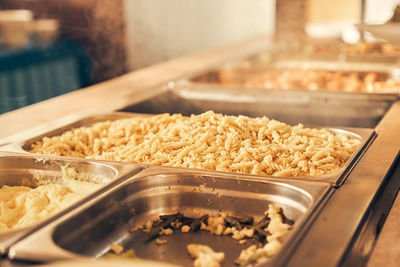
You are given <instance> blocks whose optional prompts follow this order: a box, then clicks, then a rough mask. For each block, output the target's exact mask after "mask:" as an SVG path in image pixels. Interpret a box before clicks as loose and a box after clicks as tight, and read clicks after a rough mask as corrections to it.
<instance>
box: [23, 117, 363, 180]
mask: <svg viewBox="0 0 400 267" xmlns="http://www.w3.org/2000/svg"><path fill="white" fill-rule="evenodd" d="M359 145H360V141H359V140H358V139H356V138H350V137H348V136H347V135H344V134H335V133H334V132H332V131H330V130H328V129H317V128H306V127H304V126H303V125H302V124H298V125H296V126H290V125H287V124H285V123H282V122H279V121H276V120H271V119H269V118H267V117H259V118H250V117H247V116H225V115H222V114H217V113H214V112H213V111H208V112H205V113H202V114H199V115H191V116H190V117H187V116H182V115H181V114H173V115H170V114H161V115H156V116H151V117H134V118H128V119H120V120H116V121H105V122H99V123H96V124H94V125H92V126H90V127H81V128H77V129H72V130H70V131H67V132H64V133H63V134H61V135H59V136H54V137H45V138H43V139H42V140H41V141H38V142H36V143H34V144H32V146H31V152H33V153H40V154H47V155H58V156H70V157H80V158H87V159H101V160H111V161H122V162H137V163H146V164H158V165H164V166H174V167H183V168H200V169H207V170H217V171H225V172H236V173H246V174H257V175H273V176H286V177H287V176H318V175H323V174H326V173H329V172H332V171H335V170H337V169H339V168H340V167H342V166H343V165H344V164H345V162H346V161H347V160H348V159H349V157H350V156H351V155H352V153H353V152H354V151H355V150H356V149H357V147H358V146H359Z"/></svg>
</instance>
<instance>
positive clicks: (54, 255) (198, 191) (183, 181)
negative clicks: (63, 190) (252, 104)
mask: <svg viewBox="0 0 400 267" xmlns="http://www.w3.org/2000/svg"><path fill="white" fill-rule="evenodd" d="M330 190H332V189H330V187H329V185H327V184H323V183H298V182H274V181H265V180H262V179H256V178H254V177H252V176H246V175H234V176H233V175H231V174H221V173H216V172H211V171H192V170H177V169H176V168H168V167H154V168H149V169H146V170H144V171H143V172H141V173H140V174H138V175H136V176H134V177H133V178H132V179H129V180H126V181H125V182H124V183H122V184H119V185H118V186H116V187H115V188H113V189H111V190H109V191H108V192H106V193H104V194H103V195H101V196H98V197H96V199H94V200H92V201H90V202H89V203H87V204H85V205H83V206H82V207H80V208H78V209H76V210H74V211H72V212H70V213H69V214H66V215H65V216H63V217H61V218H59V219H57V220H56V221H54V222H52V223H51V224H49V225H47V226H45V227H44V228H42V229H40V230H39V231H37V232H36V233H34V234H32V235H30V236H29V237H27V238H26V239H24V240H22V241H21V242H19V243H18V244H16V245H14V246H13V247H12V248H11V249H10V253H9V256H10V257H11V258H13V259H24V260H34V261H52V260H59V259H68V258H79V257H81V256H90V257H101V256H102V255H104V254H106V253H107V252H108V251H109V246H110V244H111V243H112V242H117V243H119V244H121V245H123V247H124V248H125V249H126V250H127V249H130V248H133V249H134V250H135V252H136V254H137V256H138V257H140V258H145V259H153V260H159V261H165V262H170V263H175V264H180V265H184V266H191V265H192V264H193V260H192V259H191V258H190V257H189V255H187V252H186V245H187V244H189V243H202V244H208V245H210V246H211V247H212V248H213V249H215V250H216V251H224V252H225V255H226V257H225V260H224V262H223V266H233V261H234V260H235V259H236V257H238V256H239V253H240V250H242V249H244V248H246V247H247V246H249V244H247V245H239V244H238V243H237V242H235V241H234V240H232V238H231V237H230V236H215V235H210V234H208V233H206V232H204V231H200V232H195V233H190V234H189V233H188V234H181V233H176V234H174V235H173V236H169V237H170V239H169V241H168V243H167V244H165V245H162V246H159V245H156V244H155V242H154V241H153V242H144V234H143V233H142V232H140V231H139V232H130V231H129V229H130V228H131V227H133V226H135V225H140V224H144V223H145V222H146V221H147V220H152V219H157V218H158V216H159V215H160V214H170V213H176V212H177V210H179V211H181V212H183V213H184V214H185V215H186V216H197V217H198V216H199V214H204V213H207V214H210V215H215V214H218V213H220V212H227V213H229V212H234V211H236V212H241V213H243V214H247V215H251V216H254V217H255V220H257V219H259V218H261V217H262V216H263V215H264V212H265V211H266V210H267V209H268V204H270V203H274V204H277V205H279V206H281V207H282V208H283V210H284V212H285V214H286V215H287V217H289V218H291V219H293V220H295V225H294V227H293V229H292V230H291V233H290V234H289V236H288V238H287V239H286V240H285V242H284V247H283V248H282V250H281V251H280V252H279V254H277V255H275V256H274V257H272V258H271V260H270V261H269V262H268V263H267V264H266V265H267V266H277V265H276V264H278V263H279V264H280V263H282V262H283V261H284V260H285V259H286V258H287V257H288V255H290V252H291V249H292V247H294V246H295V245H296V242H297V241H298V239H299V238H300V237H301V235H302V232H303V230H304V227H305V225H306V224H307V223H308V222H310V221H311V220H312V218H313V215H314V212H316V208H317V207H318V205H319V204H321V201H322V199H323V198H324V196H326V195H327V192H329V191H330ZM132 209H134V213H132Z"/></svg>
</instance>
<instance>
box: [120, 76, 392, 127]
mask: <svg viewBox="0 0 400 267" xmlns="http://www.w3.org/2000/svg"><path fill="white" fill-rule="evenodd" d="M162 91H163V93H160V94H159V95H157V96H154V97H152V98H150V99H147V100H145V101H142V102H139V103H136V104H134V105H132V106H129V107H126V108H124V109H122V110H121V111H125V112H135V113H137V112H139V113H152V114H158V113H165V112H167V113H181V114H184V115H190V114H199V113H202V112H205V111H208V110H214V111H215V112H219V113H222V114H228V115H247V116H250V117H259V116H267V117H269V118H273V119H276V120H279V121H283V122H286V123H288V124H291V125H294V124H298V123H303V124H306V125H318V126H326V127H332V126H334V127H343V126H344V127H361V128H375V126H376V125H377V124H378V123H379V121H380V120H381V118H382V117H383V116H384V114H385V113H386V111H387V110H388V109H389V108H390V106H391V105H392V103H393V102H394V101H395V100H396V99H397V96H395V95H371V94H348V93H340V92H322V91H318V92H312V91H301V92H300V91H283V90H265V89H259V88H242V87H220V88H215V87H213V86H212V85H206V84H194V83H187V82H183V81H181V82H178V83H174V82H171V83H169V84H168V85H165V89H164V90H162Z"/></svg>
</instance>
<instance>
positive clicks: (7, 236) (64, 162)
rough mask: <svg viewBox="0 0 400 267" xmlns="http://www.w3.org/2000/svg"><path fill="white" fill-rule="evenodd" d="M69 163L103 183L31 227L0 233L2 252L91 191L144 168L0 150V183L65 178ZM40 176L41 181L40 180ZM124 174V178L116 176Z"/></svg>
mask: <svg viewBox="0 0 400 267" xmlns="http://www.w3.org/2000/svg"><path fill="white" fill-rule="evenodd" d="M64 166H68V167H72V168H74V169H75V170H76V171H77V172H79V173H80V176H82V177H80V178H82V180H84V181H90V182H94V183H98V184H103V185H104V186H102V187H100V188H99V189H97V190H95V191H94V192H93V193H91V194H90V195H89V196H87V197H85V198H83V199H82V200H80V201H78V202H76V203H75V204H73V205H71V207H69V208H66V209H64V210H62V211H60V212H58V213H56V214H54V215H53V216H51V217H49V218H48V219H46V220H44V221H43V222H40V223H38V224H35V225H32V226H31V227H25V228H20V229H17V230H11V231H8V232H4V233H0V254H4V253H6V252H7V249H8V248H9V246H10V245H12V244H13V243H15V242H16V241H17V240H19V239H21V238H22V237H24V236H25V235H28V234H29V233H31V232H32V231H34V229H37V228H39V227H40V226H43V225H45V224H47V223H49V222H50V221H52V220H54V219H55V218H57V217H59V216H61V215H62V214H65V213H66V212H68V211H69V210H71V209H72V208H73V207H77V206H80V205H81V204H82V203H84V202H85V201H87V199H89V198H90V196H91V195H95V194H97V193H99V192H102V191H104V190H105V189H107V188H108V187H109V186H112V185H113V184H116V183H118V182H119V181H120V180H121V179H122V178H123V177H124V176H125V175H126V174H128V173H129V174H132V173H137V172H139V171H140V170H141V168H139V167H138V166H137V165H134V164H131V165H127V164H110V163H102V162H96V161H87V160H86V161H82V160H79V159H78V160H68V159H60V158H54V157H53V158H52V157H46V156H40V157H32V156H26V155H18V154H9V153H0V187H1V186H3V185H9V186H17V185H22V186H29V187H36V186H38V185H40V184H46V183H54V182H57V181H60V179H62V171H61V167H64ZM38 178H39V179H40V182H38ZM117 178H121V179H117Z"/></svg>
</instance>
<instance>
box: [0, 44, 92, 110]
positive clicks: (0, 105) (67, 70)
mask: <svg viewBox="0 0 400 267" xmlns="http://www.w3.org/2000/svg"><path fill="white" fill-rule="evenodd" d="M89 84H90V60H89V57H88V55H87V53H86V52H85V50H84V49H83V48H82V46H80V45H79V44H78V43H76V42H74V41H60V42H57V43H54V44H52V45H47V46H43V45H30V46H28V47H26V48H23V49H20V50H7V49H0V113H4V112H7V111H10V110H13V109H17V108H21V107H24V106H26V105H30V104H33V103H37V102H40V101H43V100H46V99H49V98H52V97H55V96H58V95H62V94H65V93H68V92H71V91H74V90H77V89H80V88H82V87H86V86H88V85H89Z"/></svg>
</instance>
